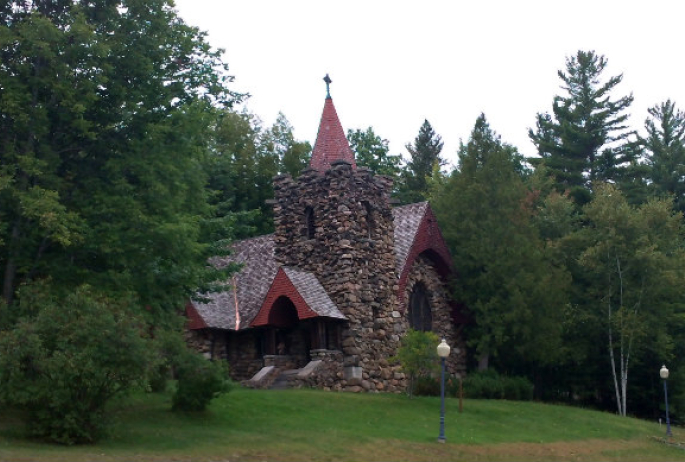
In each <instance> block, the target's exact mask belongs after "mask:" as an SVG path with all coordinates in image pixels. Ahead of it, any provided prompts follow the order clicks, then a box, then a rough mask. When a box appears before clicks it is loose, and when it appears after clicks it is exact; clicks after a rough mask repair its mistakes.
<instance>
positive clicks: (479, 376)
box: [450, 369, 533, 401]
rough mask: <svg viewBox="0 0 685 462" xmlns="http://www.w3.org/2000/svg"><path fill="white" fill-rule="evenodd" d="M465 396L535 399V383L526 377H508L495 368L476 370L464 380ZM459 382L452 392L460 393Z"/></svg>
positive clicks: (519, 399)
mask: <svg viewBox="0 0 685 462" xmlns="http://www.w3.org/2000/svg"><path fill="white" fill-rule="evenodd" d="M463 390H464V396H465V397H467V398H474V399H509V400H518V401H527V400H531V399H533V384H532V383H531V382H530V381H529V380H528V379H526V378H525V377H507V376H504V375H499V374H498V373H497V372H496V371H494V370H491V369H490V370H487V371H479V372H474V373H471V374H469V375H467V376H466V378H465V379H464V380H463ZM458 393H459V383H458V381H457V382H456V386H454V387H451V388H450V394H453V395H455V396H456V395H458Z"/></svg>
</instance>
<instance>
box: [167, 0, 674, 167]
mask: <svg viewBox="0 0 685 462" xmlns="http://www.w3.org/2000/svg"><path fill="white" fill-rule="evenodd" d="M176 6H177V9H178V11H179V14H180V16H181V17H182V18H183V19H184V20H185V21H186V22H187V23H189V24H191V25H194V26H197V27H199V28H200V29H201V30H204V31H207V32H208V33H209V39H208V40H209V43H210V44H211V45H212V46H213V47H215V48H223V49H225V50H226V54H225V61H226V62H227V63H228V65H229V67H230V70H231V74H232V75H234V76H235V78H236V80H235V82H234V85H233V88H234V89H235V90H238V91H243V92H249V93H250V94H251V95H252V96H251V98H250V99H249V100H248V102H247V103H246V106H247V107H248V109H249V110H250V111H252V112H253V113H255V114H257V115H258V116H259V117H260V118H261V119H262V120H263V121H264V123H265V125H271V124H272V123H273V121H274V120H275V118H276V115H277V114H278V112H279V111H281V112H283V113H284V114H285V116H286V117H287V119H288V120H289V121H290V123H291V124H292V125H293V126H294V129H295V136H296V138H297V139H299V140H303V141H304V140H307V141H309V142H311V143H312V144H313V143H314V141H315V138H316V132H317V130H318V126H319V119H320V116H321V111H322V109H323V104H324V98H325V94H326V90H325V84H324V82H323V80H322V79H323V77H324V75H325V74H326V73H329V74H330V77H331V79H332V80H333V83H332V84H331V95H332V97H333V101H334V102H335V106H336V109H337V111H338V116H339V117H340V121H341V123H342V125H343V128H344V129H345V131H347V129H350V128H352V129H356V128H362V129H365V128H367V127H368V126H372V127H373V128H374V131H375V132H376V134H377V135H379V136H381V137H383V138H386V139H388V140H389V141H390V152H391V153H392V154H400V153H401V154H403V155H405V156H406V154H407V153H406V150H405V148H404V146H405V144H407V143H410V142H412V141H413V139H414V138H415V137H416V135H417V134H418V131H419V127H420V126H421V124H422V123H423V120H424V119H428V121H429V122H430V123H431V125H432V126H433V128H434V129H435V131H436V132H437V133H438V134H440V135H441V136H442V138H443V141H444V142H445V147H444V149H443V153H442V154H443V157H445V158H446V159H448V161H450V162H453V163H456V158H457V156H456V151H457V148H458V145H459V140H460V139H463V140H464V141H466V140H467V139H468V137H469V134H470V132H471V129H472V128H473V125H474V123H475V121H476V117H478V115H479V114H480V113H481V112H484V113H485V115H486V117H487V119H488V121H489V122H490V126H491V127H492V128H493V129H494V130H495V131H496V132H497V133H499V134H500V135H501V136H502V139H503V141H505V142H508V143H510V144H513V145H515V146H517V147H518V148H519V150H520V151H521V152H522V153H523V154H526V155H532V154H534V153H535V150H534V147H533V145H532V144H531V143H530V142H529V140H528V136H527V132H528V128H530V127H533V126H534V124H535V115H536V113H538V112H545V111H551V107H552V99H553V97H554V95H557V94H561V90H560V88H559V85H560V83H561V81H560V80H559V78H558V77H557V71H558V70H560V69H563V68H564V66H565V59H566V57H567V56H569V55H573V54H575V53H576V52H577V50H579V49H582V50H595V51H596V52H597V53H598V54H602V55H604V56H605V57H606V58H607V59H608V61H609V63H608V66H607V68H606V70H605V73H604V76H605V78H608V77H609V76H613V75H616V74H620V73H623V76H624V78H623V82H622V83H621V84H620V85H619V86H618V87H617V89H616V90H615V92H614V93H613V99H616V98H618V97H620V96H624V95H626V94H629V93H631V92H632V93H633V95H634V97H635V101H634V103H633V106H632V107H631V111H630V112H631V114H632V119H631V125H632V127H633V128H635V129H640V130H641V129H642V127H643V125H644V120H645V118H646V117H647V108H648V107H651V106H653V105H655V104H657V103H660V102H662V101H665V100H666V99H667V98H671V99H672V100H674V101H675V102H676V104H677V106H678V107H680V108H685V79H683V71H684V70H685V63H683V57H684V56H685V40H683V36H684V35H683V33H684V32H685V27H684V19H685V15H684V14H683V13H685V2H683V1H682V0H667V1H659V0H651V1H649V2H648V1H644V0H643V1H636V0H623V1H614V0H592V1H589V0H573V1H565V2H561V1H555V0H540V1H534V0H501V1H499V0H491V1H487V0H451V1H447V0H444V1H438V0H421V1H411V2H409V1H405V0H395V1H384V0H346V1H338V0H288V1H285V0H233V1H229V0H176Z"/></svg>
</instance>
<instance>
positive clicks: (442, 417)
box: [437, 338, 450, 443]
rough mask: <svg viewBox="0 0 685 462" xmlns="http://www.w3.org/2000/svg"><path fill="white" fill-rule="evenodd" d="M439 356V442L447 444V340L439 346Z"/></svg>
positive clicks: (448, 351) (448, 353)
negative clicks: (440, 365)
mask: <svg viewBox="0 0 685 462" xmlns="http://www.w3.org/2000/svg"><path fill="white" fill-rule="evenodd" d="M437 350H438V356H440V361H441V363H442V371H441V373H440V436H438V442H439V443H444V442H445V358H447V357H448V356H449V355H450V346H449V345H448V344H447V342H446V341H445V339H444V338H443V339H442V342H440V345H438V348H437Z"/></svg>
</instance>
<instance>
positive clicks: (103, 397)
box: [0, 284, 148, 444]
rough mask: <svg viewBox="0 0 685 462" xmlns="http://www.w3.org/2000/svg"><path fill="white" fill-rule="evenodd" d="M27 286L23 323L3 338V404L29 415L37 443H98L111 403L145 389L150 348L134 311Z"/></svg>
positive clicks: (86, 293) (86, 291) (97, 298)
mask: <svg viewBox="0 0 685 462" xmlns="http://www.w3.org/2000/svg"><path fill="white" fill-rule="evenodd" d="M51 293H52V291H51V290H50V289H49V287H48V286H46V285H42V284H35V285H34V286H26V287H24V288H23V289H22V291H21V292H20V295H19V300H20V302H19V306H18V309H19V311H20V312H21V313H22V316H21V317H20V318H19V320H18V321H17V322H16V323H15V324H14V326H13V327H11V328H10V329H7V330H5V331H1V332H0V402H2V403H5V404H6V405H8V406H13V407H16V408H20V409H24V410H25V411H26V413H25V415H26V418H27V422H26V423H27V425H28V428H29V431H30V433H31V434H32V435H33V436H37V437H40V438H44V439H47V440H49V441H52V442H56V443H62V444H75V443H90V442H94V441H96V440H97V439H99V438H100V437H101V436H102V435H103V433H104V431H105V429H106V427H107V423H108V414H107V412H106V404H107V403H108V401H110V400H111V399H112V398H113V397H115V396H117V395H119V394H122V393H124V392H126V391H128V390H130V389H131V388H132V387H135V386H137V385H140V384H142V383H143V381H144V378H145V372H146V366H147V362H148V355H147V351H148V347H147V342H146V340H145V339H144V338H143V337H142V336H141V329H140V323H138V321H137V319H136V317H135V316H133V315H132V314H131V312H130V310H128V309H127V306H126V305H125V304H122V303H117V302H114V301H112V300H110V299H108V298H106V297H104V296H102V295H99V294H97V293H95V292H94V291H93V290H92V289H91V288H89V287H81V288H79V289H77V290H76V291H75V292H74V293H72V294H70V295H68V296H67V297H65V298H63V299H60V298H59V297H56V296H53V295H50V294H51Z"/></svg>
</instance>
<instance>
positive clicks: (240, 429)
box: [0, 389, 685, 461]
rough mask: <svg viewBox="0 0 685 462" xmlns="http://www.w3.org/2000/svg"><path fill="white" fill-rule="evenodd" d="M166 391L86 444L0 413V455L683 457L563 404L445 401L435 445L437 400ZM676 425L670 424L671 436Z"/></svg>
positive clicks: (653, 428)
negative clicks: (175, 394)
mask: <svg viewBox="0 0 685 462" xmlns="http://www.w3.org/2000/svg"><path fill="white" fill-rule="evenodd" d="M170 407H171V403H170V396H169V395H143V394H140V395H135V396H132V397H129V398H127V399H126V400H124V401H122V402H121V403H119V405H118V406H117V409H118V411H117V414H118V415H117V417H118V418H117V423H116V425H114V426H113V428H112V431H111V434H110V436H109V437H108V438H107V439H105V440H103V441H102V442H100V443H98V444H96V445H92V446H78V447H60V446H54V445H48V444H42V443H40V442H34V441H30V440H27V439H26V438H25V437H24V435H23V431H22V428H21V426H20V425H19V420H18V418H17V416H16V415H13V414H11V413H10V414H7V413H5V415H4V416H2V418H0V460H3V461H4V460H12V461H28V460H37V461H41V460H46V461H47V460H50V461H67V460H68V461H86V460H88V461H91V460H93V461H100V460H102V461H111V460H133V461H143V460H144V461H154V460H176V461H183V460H193V461H196V460H213V461H217V460H221V461H234V460H246V461H252V460H282V461H308V460H312V461H327V460H331V461H338V460H345V461H355V460H417V461H419V460H456V459H462V460H464V459H465V460H683V461H685V451H683V450H681V449H678V448H675V447H671V446H667V445H665V444H659V443H658V442H657V441H656V439H655V438H654V437H656V436H661V435H663V433H664V431H665V429H664V428H663V427H661V428H660V427H659V425H658V424H654V423H650V422H645V421H641V420H636V419H631V418H621V417H618V416H615V415H613V414H608V413H600V412H595V411H589V410H583V409H578V408H573V407H567V406H553V405H546V404H540V403H530V402H527V403H524V402H511V401H489V400H466V401H465V402H464V412H463V413H461V414H459V412H458V402H457V401H456V400H454V399H448V400H447V406H446V423H445V426H446V432H445V433H446V437H447V443H446V444H444V445H443V444H439V443H437V442H436V438H437V436H438V430H439V409H440V402H439V399H438V398H428V397H418V398H415V399H412V400H410V399H408V398H407V397H406V396H404V395H390V394H351V393H330V392H328V393H327V392H321V391H315V390H285V391H254V390H245V389H237V390H234V391H233V392H231V393H229V394H228V395H225V396H223V397H222V398H220V399H218V400H216V401H215V402H214V403H213V404H212V406H211V407H210V410H209V411H207V412H205V413H201V414H198V415H191V414H175V413H172V412H171V411H170V410H169V409H170ZM683 436H685V434H681V433H680V429H676V434H675V440H678V441H682V440H683V438H682V437H683Z"/></svg>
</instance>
